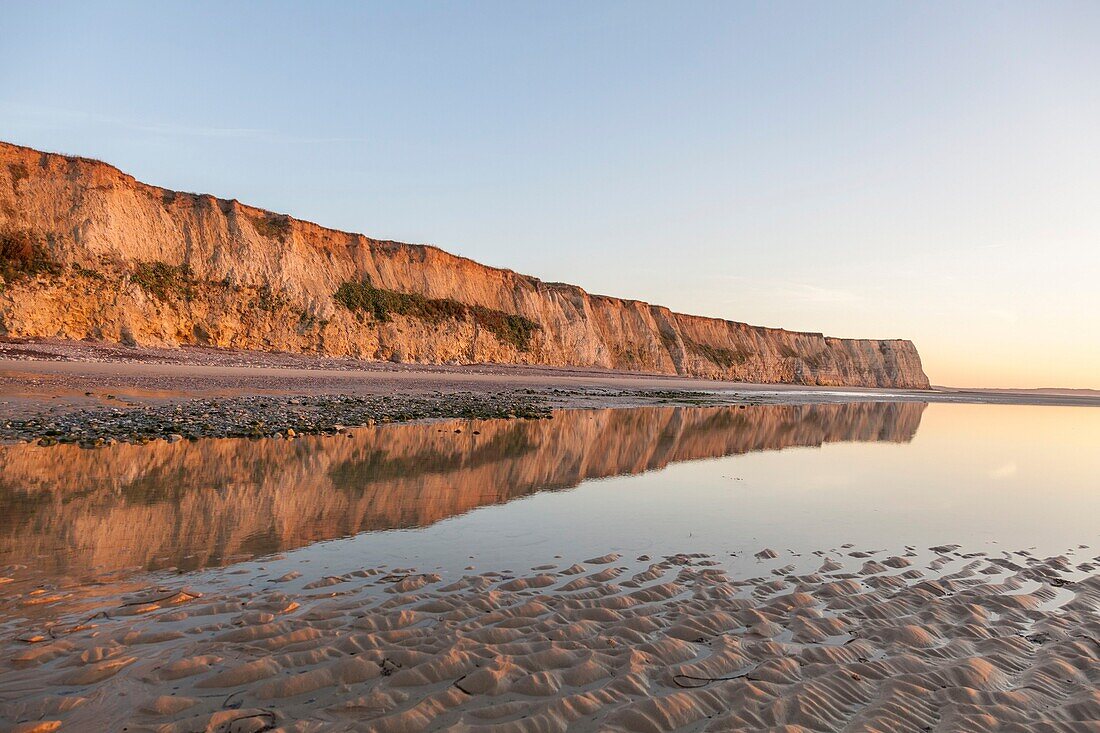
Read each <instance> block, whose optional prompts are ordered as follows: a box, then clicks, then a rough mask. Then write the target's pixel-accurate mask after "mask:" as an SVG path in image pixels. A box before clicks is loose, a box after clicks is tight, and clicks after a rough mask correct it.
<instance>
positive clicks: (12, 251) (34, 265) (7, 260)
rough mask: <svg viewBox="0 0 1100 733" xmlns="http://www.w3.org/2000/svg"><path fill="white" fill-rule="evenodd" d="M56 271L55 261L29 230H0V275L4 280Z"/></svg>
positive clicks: (15, 279) (51, 273)
mask: <svg viewBox="0 0 1100 733" xmlns="http://www.w3.org/2000/svg"><path fill="white" fill-rule="evenodd" d="M58 272H60V268H59V267H58V266H57V263H56V262H54V261H53V259H52V258H51V257H50V254H49V252H47V251H46V248H45V247H43V246H42V243H41V242H39V241H38V240H37V239H35V237H34V236H32V235H31V234H30V233H29V232H26V231H22V230H14V229H10V230H7V231H3V232H0V277H2V278H3V279H4V282H9V283H12V282H17V281H19V280H22V279H24V278H27V277H35V276H36V275H56V274H57V273H58Z"/></svg>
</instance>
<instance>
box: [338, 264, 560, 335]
mask: <svg viewBox="0 0 1100 733" xmlns="http://www.w3.org/2000/svg"><path fill="white" fill-rule="evenodd" d="M333 298H335V299H336V302H337V303H339V304H340V305H342V306H344V307H345V308H347V309H348V310H350V311H353V312H361V313H365V314H366V315H367V316H369V317H371V318H373V319H374V320H375V321H378V322H381V323H385V322H386V321H388V320H390V318H391V317H392V316H394V315H401V316H409V317H412V318H418V319H420V320H422V321H426V322H428V323H441V322H443V321H445V320H456V321H463V320H467V319H469V320H472V321H473V322H474V323H476V324H477V325H478V326H481V327H482V328H484V329H486V330H488V331H489V332H490V333H492V334H493V335H494V336H496V338H497V340H498V341H500V342H501V343H506V344H511V345H512V346H514V347H516V349H517V350H519V351H527V350H528V349H529V348H530V346H531V336H533V335H534V333H535V332H536V331H539V330H541V328H542V327H541V326H540V325H539V324H537V323H535V322H534V321H532V320H531V319H529V318H525V317H523V316H518V315H514V314H512V313H505V312H503V311H498V310H494V309H492V308H485V307H484V306H480V305H467V304H465V303H460V302H458V301H457V300H451V299H450V298H428V297H425V296H423V295H418V294H416V293H399V292H397V291H395V290H386V289H384V288H377V287H375V286H374V285H373V284H372V283H371V280H370V278H369V277H365V278H363V279H362V280H360V281H358V282H355V281H351V280H349V281H347V282H344V283H343V284H341V285H340V287H339V289H337V291H336V293H335V294H334V295H333Z"/></svg>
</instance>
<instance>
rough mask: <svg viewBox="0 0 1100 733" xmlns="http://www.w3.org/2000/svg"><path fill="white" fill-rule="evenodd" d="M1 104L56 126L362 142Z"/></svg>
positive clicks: (310, 141) (11, 111) (266, 139)
mask: <svg viewBox="0 0 1100 733" xmlns="http://www.w3.org/2000/svg"><path fill="white" fill-rule="evenodd" d="M0 108H2V109H4V110H5V111H7V112H8V113H9V114H15V115H21V116H23V117H27V118H32V119H34V120H35V121H37V122H38V123H42V124H44V126H49V127H57V126H58V125H59V124H60V125H87V124H94V125H105V126H108V127H117V128H121V129H124V130H130V131H133V132H144V133H148V134H152V135H162V136H165V137H199V138H221V139H237V140H253V141H257V142H271V143H282V144H321V143H349V142H362V141H363V140H365V138H360V137H302V136H298V135H291V134H288V133H285V132H280V131H278V130H269V129H266V128H261V127H217V126H208V125H177V124H170V123H163V122H157V121H148V120H137V119H129V118H125V117H115V116H112V115H104V114H99V113H98V112H85V111H82V110H72V109H62V108H57V107H41V106H36V105H25V104H11V103H7V104H3V105H0Z"/></svg>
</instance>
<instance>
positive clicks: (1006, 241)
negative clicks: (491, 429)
mask: <svg viewBox="0 0 1100 733" xmlns="http://www.w3.org/2000/svg"><path fill="white" fill-rule="evenodd" d="M0 25H2V26H3V29H4V30H3V42H2V43H0V138H3V139H6V140H8V141H11V142H16V143H20V144H24V145H30V146H33V147H38V148H43V149H47V150H55V151H60V152H67V153H75V154H80V155H86V156H91V157H96V158H101V159H103V160H106V161H108V162H110V163H113V164H115V165H117V166H119V167H120V168H122V169H123V170H125V171H127V172H129V173H132V174H134V175H135V176H137V177H138V178H139V179H142V180H145V181H148V182H150V183H155V184H159V185H163V186H167V187H170V188H177V189H184V190H190V191H203V192H210V193H214V194H216V195H219V196H224V197H232V198H238V199H240V200H242V201H246V202H248V203H251V204H255V205H259V206H263V207H266V208H270V209H275V210H278V211H284V212H288V213H291V214H293V215H295V216H298V217H301V218H305V219H310V220H313V221H316V222H319V223H321V224H325V225H329V226H333V227H338V228H341V229H348V230H354V231H360V232H363V233H366V234H369V235H372V236H377V237H385V238H393V239H399V240H404V241H412V242H426V243H433V244H438V245H440V246H441V247H443V248H445V249H448V250H450V251H452V252H456V253H459V254H463V255H466V256H469V257H472V258H474V259H477V260H480V261H482V262H485V263H488V264H492V265H498V266H504V267H510V268H512V269H515V270H518V271H521V272H526V273H530V274H533V275H537V276H539V277H542V278H543V279H546V280H561V281H568V282H573V283H577V284H579V285H582V286H583V287H585V288H587V289H588V290H590V291H593V292H600V293H607V294H612V295H620V296H626V297H635V298H640V299H644V300H649V301H652V302H657V303H662V304H665V305H668V306H671V307H673V308H675V309H677V310H681V311H687V312H692V313H699V314H704V315H712V316H719V317H724V318H730V319H734V320H742V321H748V322H750V323H757V324H764V325H774V326H782V327H786V328H792V329H803V330H813V331H824V332H825V333H828V334H832V335H837V336H856V337H858V336H866V337H905V338H912V339H913V340H914V341H915V342H916V343H917V346H918V348H919V349H920V351H921V353H922V355H923V357H924V360H925V365H926V368H927V371H928V373H929V375H930V377H931V378H932V380H933V382H934V383H940V384H959V385H978V386H1079V387H1097V388H1100V283H1098V281H1100V42H1098V39H1100V3H1097V2H1080V3H1073V2H1043V3H1032V2H1027V3H1023V2H966V3H954V2H953V3H926V2H907V3H898V2H882V1H879V0H874V1H868V2H838V3H821V2H804V3H803V2H781V3H762V4H753V3H733V2H722V3H673V2H668V3H642V2H628V3H618V2H602V3H596V2H579V3H564V2H555V3H544V4H541V5H535V4H533V3H512V2H501V3H455V2H446V3H444V2H439V3H405V2H403V3H394V4H392V5H384V4H381V3H375V4H369V5H368V4H362V3H302V4H290V3H267V2H265V3H260V2H256V3H226V4H222V3H213V2H210V3H178V4H175V5H169V4H167V3H149V2H142V3H90V2H77V3H58V2H25V3H18V2H10V3H4V5H3V6H2V8H0Z"/></svg>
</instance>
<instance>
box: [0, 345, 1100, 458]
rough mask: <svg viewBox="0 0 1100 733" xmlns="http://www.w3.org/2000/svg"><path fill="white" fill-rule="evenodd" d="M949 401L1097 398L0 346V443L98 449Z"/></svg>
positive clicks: (196, 351)
mask: <svg viewBox="0 0 1100 733" xmlns="http://www.w3.org/2000/svg"><path fill="white" fill-rule="evenodd" d="M844 402H922V403H931V402H949V403H974V404H1011V405H1054V406H1100V395H1095V396H1094V395H1092V394H1082V393H1070V392H1066V393H1054V392H1050V391H1035V392H1018V391H1006V390H955V389H950V390H949V389H943V388H941V389H932V390H892V389H876V388H852V387H814V386H804V385H788V384H775V385H773V384H740V383H733V382H716V381H709V380H699V379H685V378H681V377H669V376H663V375H648V374H626V373H616V372H604V371H599V370H579V369H555V368H544V367H522V366H503V365H488V364H479V365H419V364H416V365H406V364H390V363H383V362H362V361H355V360H348V359H327V358H310V357H300V356H294V355H289V354H267V353H261V352H230V351H222V350H217V349H204V348H196V347H188V348H184V349H127V348H121V347H103V346H95V345H88V344H74V343H71V342H40V343H34V344H12V343H10V342H9V343H0V442H6V443H13V442H27V441H41V442H42V444H43V445H51V444H54V443H59V442H60V443H77V444H80V445H83V446H85V447H98V446H99V445H105V444H110V443H111V442H117V441H121V442H137V443H140V442H148V441H150V440H156V439H166V440H180V439H200V438H226V437H252V438H272V437H293V436H294V435H309V434H335V433H340V432H343V431H344V429H346V428H354V427H369V426H371V425H374V424H377V423H382V422H405V421H415V420H424V419H437V418H469V419H481V418H508V417H519V418H546V417H549V416H551V414H552V412H553V411H554V410H557V409H563V408H612V407H641V406H652V405H674V406H729V405H734V406H751V405H761V404H819V403H822V404H835V403H844Z"/></svg>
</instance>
